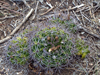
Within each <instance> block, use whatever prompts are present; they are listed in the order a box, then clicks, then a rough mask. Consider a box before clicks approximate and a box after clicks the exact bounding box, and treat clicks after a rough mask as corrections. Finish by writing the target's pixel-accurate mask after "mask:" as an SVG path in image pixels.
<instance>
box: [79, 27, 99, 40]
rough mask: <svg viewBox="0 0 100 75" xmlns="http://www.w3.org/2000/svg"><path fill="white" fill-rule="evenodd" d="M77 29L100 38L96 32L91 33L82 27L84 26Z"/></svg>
mask: <svg viewBox="0 0 100 75" xmlns="http://www.w3.org/2000/svg"><path fill="white" fill-rule="evenodd" d="M78 29H79V30H83V31H84V32H86V33H88V34H90V35H92V36H94V37H96V38H98V39H100V36H98V35H96V34H92V33H91V32H89V31H88V30H87V29H86V28H84V27H81V28H78Z"/></svg>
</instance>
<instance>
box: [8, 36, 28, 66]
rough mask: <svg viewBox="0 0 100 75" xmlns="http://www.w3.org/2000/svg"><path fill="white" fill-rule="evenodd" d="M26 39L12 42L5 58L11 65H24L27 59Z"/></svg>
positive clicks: (20, 38) (19, 38) (17, 39)
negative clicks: (7, 58)
mask: <svg viewBox="0 0 100 75" xmlns="http://www.w3.org/2000/svg"><path fill="white" fill-rule="evenodd" d="M27 46H28V45H27V37H23V38H22V37H17V38H16V40H12V41H11V43H10V45H9V47H8V52H7V57H9V60H10V61H11V62H12V63H13V64H21V65H23V64H25V63H26V61H27V60H28V58H29V53H28V48H27Z"/></svg>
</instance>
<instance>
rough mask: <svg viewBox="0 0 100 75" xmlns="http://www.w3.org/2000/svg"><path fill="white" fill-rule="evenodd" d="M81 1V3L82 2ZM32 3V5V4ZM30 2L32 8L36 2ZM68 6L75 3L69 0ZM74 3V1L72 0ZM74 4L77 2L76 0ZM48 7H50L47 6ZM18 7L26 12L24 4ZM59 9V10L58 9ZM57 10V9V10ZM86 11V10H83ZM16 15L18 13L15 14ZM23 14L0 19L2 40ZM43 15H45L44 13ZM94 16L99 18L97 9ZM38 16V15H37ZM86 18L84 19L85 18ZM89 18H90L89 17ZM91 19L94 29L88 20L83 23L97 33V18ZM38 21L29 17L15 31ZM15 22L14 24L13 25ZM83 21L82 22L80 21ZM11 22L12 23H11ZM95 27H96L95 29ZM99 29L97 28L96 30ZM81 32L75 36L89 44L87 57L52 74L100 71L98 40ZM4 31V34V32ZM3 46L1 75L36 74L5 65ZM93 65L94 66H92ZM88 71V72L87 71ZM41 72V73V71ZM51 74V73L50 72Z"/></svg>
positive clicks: (52, 1) (78, 74)
mask: <svg viewBox="0 0 100 75" xmlns="http://www.w3.org/2000/svg"><path fill="white" fill-rule="evenodd" d="M1 1H4V2H5V4H6V3H8V2H7V1H5V0H1ZM47 2H48V3H50V4H51V5H52V6H55V5H56V4H57V5H59V4H60V3H61V0H59V1H58V0H47ZM82 2H83V3H86V1H85V0H82ZM82 2H81V3H82ZM32 3H33V5H32ZM32 3H30V5H32V6H33V7H34V8H35V6H36V3H35V1H34V2H32ZM45 3H46V2H44V4H45ZM68 3H69V6H75V5H73V4H72V0H70V1H69V2H68ZM74 3H75V2H74ZM22 4H23V3H22ZM76 4H79V3H78V2H77V1H76ZM8 6H9V9H11V7H12V6H14V5H12V4H11V3H10V5H8ZM45 7H46V6H45ZM48 7H49V6H47V7H46V9H44V10H41V11H39V12H38V14H39V13H43V12H44V11H47V10H48ZM49 8H50V7H49ZM59 8H60V9H65V8H66V6H65V5H62V6H61V7H59ZM67 8H68V6H67ZM12 9H14V11H16V10H18V8H17V7H16V8H12ZM19 9H21V10H20V11H21V13H24V14H26V13H27V12H26V11H27V9H28V8H27V7H26V6H25V5H23V7H19ZM25 9H26V11H23V10H25ZM60 9H59V10H60ZM0 10H1V11H3V12H4V15H6V16H7V15H8V13H9V14H10V15H13V16H15V15H16V14H17V13H16V14H15V13H14V12H13V13H12V12H10V11H8V10H7V9H0ZM57 12H58V11H57ZM52 13H53V12H50V13H49V14H52ZM64 13H66V12H64ZM85 13H86V12H85ZM17 15H18V14H17ZM85 15H87V16H89V17H90V16H91V15H88V14H85ZM24 16H25V15H23V16H22V15H19V16H18V17H16V18H9V19H4V20H0V40H2V39H4V38H5V37H7V36H8V35H9V34H10V33H11V32H12V31H13V30H14V29H15V28H16V26H18V25H19V23H21V21H22V19H23V18H24ZM31 16H32V15H31ZM44 16H45V15H44ZM95 16H96V18H97V19H100V14H99V10H98V11H97V12H96V13H95ZM4 17H5V16H1V17H0V18H4ZM37 18H38V17H37ZM80 20H82V18H81V16H80ZM85 20H86V19H85ZM90 20H91V19H90ZM91 21H94V22H96V23H95V24H96V25H95V24H94V25H95V26H93V27H95V28H94V29H93V28H91V26H90V22H89V21H87V22H86V23H85V24H87V23H88V24H87V25H84V26H85V27H86V28H88V30H89V31H88V32H91V33H94V34H97V35H99V32H97V29H99V27H100V26H99V23H100V22H99V21H98V22H97V20H96V19H92V20H91ZM38 22H41V21H38V20H35V21H31V20H30V19H29V20H28V21H27V22H26V23H25V24H24V25H23V26H22V27H21V28H20V29H19V31H18V32H17V33H20V32H21V31H23V30H24V29H25V28H27V26H29V25H30V24H32V23H33V24H34V23H36V24H38ZM15 23H16V26H15ZM82 23H83V22H82ZM11 24H12V25H11ZM96 28H97V29H96ZM98 31H99V30H98ZM82 32H84V30H83V31H80V32H78V34H77V36H78V37H79V38H81V39H83V40H85V41H86V42H87V43H88V44H89V45H90V50H91V52H90V54H89V55H87V57H86V58H85V59H83V60H81V59H80V58H79V59H80V60H76V61H78V62H77V64H75V65H73V67H74V68H73V67H72V66H71V67H68V68H66V69H62V70H60V71H61V72H60V73H59V72H56V73H54V75H73V74H75V75H85V74H87V75H93V74H94V75H95V74H97V75H100V73H99V69H100V67H99V66H100V63H97V62H98V61H99V58H100V57H99V53H100V51H99V49H100V47H99V44H100V40H99V39H98V38H97V37H95V36H93V35H91V34H89V33H86V32H85V33H84V34H82ZM5 33H6V34H5ZM96 44H98V45H96ZM4 46H5V43H3V44H1V45H0V74H1V75H36V73H34V72H33V71H32V70H29V72H27V69H26V68H24V69H23V68H14V67H13V65H11V64H9V65H7V62H5V61H4V59H5V56H4V55H3V50H4ZM1 47H2V48H1ZM93 66H94V67H93ZM88 72H89V73H88ZM41 74H42V73H41ZM44 74H46V72H44V73H43V75H44ZM50 75H51V74H50Z"/></svg>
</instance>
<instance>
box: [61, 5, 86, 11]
mask: <svg viewBox="0 0 100 75" xmlns="http://www.w3.org/2000/svg"><path fill="white" fill-rule="evenodd" d="M84 5H85V4H81V5H77V6H75V7H73V8H70V9H62V10H61V11H68V10H74V9H77V8H80V7H83V6H84Z"/></svg>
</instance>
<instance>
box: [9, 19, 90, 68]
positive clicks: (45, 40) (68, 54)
mask: <svg viewBox="0 0 100 75" xmlns="http://www.w3.org/2000/svg"><path fill="white" fill-rule="evenodd" d="M59 22H60V23H65V21H60V20H59ZM74 26H75V25H74V24H70V25H69V27H70V28H71V29H72V28H73V27H74ZM36 30H37V31H36V32H35V33H36V34H35V35H34V29H33V31H29V30H25V31H24V32H23V34H22V36H19V37H17V38H16V39H15V40H12V41H10V43H9V46H8V48H7V57H8V58H9V60H10V61H11V62H12V63H14V64H20V65H24V64H25V63H27V62H28V60H33V61H35V62H36V63H38V64H40V65H41V66H42V67H45V68H52V67H60V66H62V65H65V64H68V63H69V62H70V58H72V59H73V57H72V56H73V55H81V56H82V59H83V58H85V57H86V55H87V54H88V53H89V50H88V46H87V45H85V42H84V41H82V40H80V39H77V40H75V38H74V39H71V38H73V37H70V35H69V32H68V33H67V32H66V30H63V29H61V28H59V27H58V28H57V27H50V28H44V29H42V30H40V31H38V29H36ZM72 30H73V29H72ZM28 35H31V36H28ZM26 36H27V37H26ZM30 40H31V41H30ZM73 40H74V42H72V41H73ZM73 47H75V48H73Z"/></svg>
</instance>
